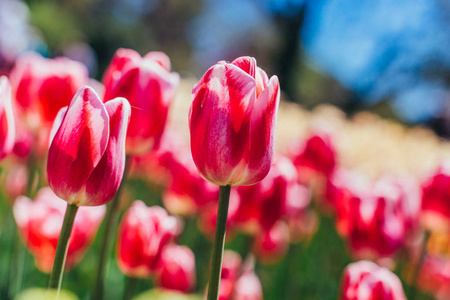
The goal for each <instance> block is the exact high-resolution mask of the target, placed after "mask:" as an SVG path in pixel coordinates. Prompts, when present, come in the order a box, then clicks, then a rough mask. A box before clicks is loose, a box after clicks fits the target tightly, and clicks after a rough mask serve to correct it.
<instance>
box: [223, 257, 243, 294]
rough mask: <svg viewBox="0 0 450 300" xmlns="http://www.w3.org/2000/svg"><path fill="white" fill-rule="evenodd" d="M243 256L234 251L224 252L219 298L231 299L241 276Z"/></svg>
mask: <svg viewBox="0 0 450 300" xmlns="http://www.w3.org/2000/svg"><path fill="white" fill-rule="evenodd" d="M241 262H242V260H241V257H240V256H239V254H237V253H236V252H234V251H231V250H226V251H225V252H224V253H223V263H222V273H221V277H220V287H219V300H231V299H232V296H233V294H234V288H235V284H236V281H237V279H238V276H239V272H240V267H241Z"/></svg>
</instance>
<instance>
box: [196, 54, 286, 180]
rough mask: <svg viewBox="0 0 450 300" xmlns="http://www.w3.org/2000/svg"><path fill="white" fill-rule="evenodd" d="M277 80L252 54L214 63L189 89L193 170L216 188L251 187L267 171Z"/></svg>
mask: <svg viewBox="0 0 450 300" xmlns="http://www.w3.org/2000/svg"><path fill="white" fill-rule="evenodd" d="M279 90H280V89H279V84H278V78H277V77H276V76H272V78H270V80H269V79H268V77H267V74H266V73H265V72H264V71H263V70H262V69H260V68H258V67H257V66H256V60H255V59H254V58H252V57H240V58H238V59H236V60H234V61H233V62H232V63H225V62H224V61H221V62H218V63H217V64H216V65H214V66H213V67H211V68H210V69H209V70H208V71H207V72H206V73H205V75H203V77H202V78H201V79H200V81H199V82H198V83H197V85H196V86H195V87H194V89H193V91H192V99H193V100H192V105H191V108H190V111H189V128H190V133H191V151H192V157H193V159H194V163H195V165H196V166H197V168H198V170H199V173H200V174H201V176H202V177H203V178H205V179H206V180H208V181H210V182H212V183H214V184H216V185H219V186H226V185H231V186H239V185H252V184H255V183H257V182H259V181H261V180H262V179H263V178H264V177H265V176H266V175H267V173H268V172H269V169H270V166H271V164H272V158H273V153H274V137H275V136H274V134H275V124H276V116H277V110H278V103H279V99H280V92H279Z"/></svg>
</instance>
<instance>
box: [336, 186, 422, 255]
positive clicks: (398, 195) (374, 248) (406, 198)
mask: <svg viewBox="0 0 450 300" xmlns="http://www.w3.org/2000/svg"><path fill="white" fill-rule="evenodd" d="M348 184H351V183H350V182H349V183H348ZM344 192H345V193H346V195H347V196H345V197H342V198H338V201H339V202H337V203H336V210H337V214H338V216H337V217H338V218H337V227H338V231H339V232H340V234H342V235H343V236H345V237H346V238H347V239H348V241H349V248H350V251H351V252H352V253H353V254H354V255H356V256H357V257H359V258H368V259H376V258H380V257H387V256H390V255H393V254H394V253H395V252H396V251H397V250H399V249H400V248H401V247H404V246H406V244H407V243H408V240H409V239H410V238H411V237H412V236H413V234H414V233H416V230H417V226H418V216H419V209H420V193H419V191H418V190H417V188H415V184H414V182H409V181H400V180H398V179H394V178H391V177H384V178H381V179H380V180H378V181H377V182H376V183H375V184H374V185H373V186H368V187H367V188H366V189H364V190H361V191H359V192H357V190H356V189H352V188H349V189H347V190H344Z"/></svg>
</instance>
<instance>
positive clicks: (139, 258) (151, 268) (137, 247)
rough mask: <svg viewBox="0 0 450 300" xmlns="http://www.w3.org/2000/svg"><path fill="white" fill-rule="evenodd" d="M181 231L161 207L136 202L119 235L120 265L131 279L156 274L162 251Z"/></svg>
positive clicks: (129, 210) (124, 218)
mask: <svg viewBox="0 0 450 300" xmlns="http://www.w3.org/2000/svg"><path fill="white" fill-rule="evenodd" d="M179 231H180V225H179V223H178V221H177V219H176V218H175V217H171V216H169V215H168V214H167V212H166V211H165V210H164V209H163V208H162V207H159V206H152V207H147V206H146V205H145V204H144V202H142V201H139V200H137V201H134V202H133V204H132V205H131V207H130V208H129V209H128V211H127V212H126V214H125V216H124V217H123V219H122V222H121V224H120V227H119V232H118V236H117V262H118V265H119V268H120V270H121V271H122V272H123V273H125V274H126V275H128V276H131V277H150V276H152V275H153V274H155V271H156V268H157V263H158V260H159V258H160V256H161V251H162V249H163V248H164V246H166V245H167V244H169V243H170V242H171V241H172V240H173V238H174V237H175V236H177V235H178V233H179Z"/></svg>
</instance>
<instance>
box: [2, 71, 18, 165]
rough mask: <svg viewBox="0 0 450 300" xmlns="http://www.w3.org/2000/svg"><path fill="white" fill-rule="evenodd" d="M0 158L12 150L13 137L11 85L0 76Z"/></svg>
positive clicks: (4, 77)
mask: <svg viewBox="0 0 450 300" xmlns="http://www.w3.org/2000/svg"><path fill="white" fill-rule="evenodd" d="M0 124H1V126H0V159H2V158H4V157H5V156H7V155H8V154H9V153H11V152H12V150H13V147H14V139H15V133H16V131H15V125H14V114H13V110H12V104H11V85H10V83H9V80H8V78H7V77H6V76H0Z"/></svg>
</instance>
